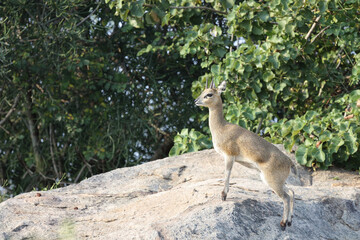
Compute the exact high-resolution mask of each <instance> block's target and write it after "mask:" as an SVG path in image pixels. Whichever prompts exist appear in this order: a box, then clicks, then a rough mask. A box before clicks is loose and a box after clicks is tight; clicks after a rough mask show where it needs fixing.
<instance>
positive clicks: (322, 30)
mask: <svg viewBox="0 0 360 240" xmlns="http://www.w3.org/2000/svg"><path fill="white" fill-rule="evenodd" d="M329 27H330V26H327V27H324V28H323V29H321V31H320V32H319V33H318V34H316V36H315V37H314V39H312V40H311V42H310V43H313V42H314V41H315V40H316V38H317V37H318V36H320V35H321V34H322V33H323V32H324V31H325V30H326V29H328V28H329Z"/></svg>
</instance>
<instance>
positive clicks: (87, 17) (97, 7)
mask: <svg viewBox="0 0 360 240" xmlns="http://www.w3.org/2000/svg"><path fill="white" fill-rule="evenodd" d="M101 2H102V1H99V4H98V5H97V6H96V8H95V10H94V11H92V12H91V13H90V14H89V15H87V16H86V17H85V18H84V19H83V20H81V21H80V22H79V23H78V24H76V26H77V27H78V26H80V25H81V24H83V23H84V22H85V21H86V20H87V19H89V17H91V15H93V14H94V13H95V12H96V11H97V10H98V9H99V7H100V4H101Z"/></svg>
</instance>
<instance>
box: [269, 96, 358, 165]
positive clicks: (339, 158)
mask: <svg viewBox="0 0 360 240" xmlns="http://www.w3.org/2000/svg"><path fill="white" fill-rule="evenodd" d="M359 99H360V90H355V91H352V92H351V93H350V94H345V95H344V96H342V97H340V98H338V99H336V100H335V101H334V103H333V106H334V105H336V104H339V105H340V106H342V109H346V108H347V109H348V111H347V116H349V117H344V111H339V110H338V109H337V108H329V109H325V110H321V111H319V112H315V111H312V110H310V111H308V112H306V114H304V115H303V116H301V117H296V118H294V119H292V120H284V121H279V122H278V123H273V124H271V125H270V126H269V127H267V128H266V129H265V133H268V134H269V135H270V137H268V140H271V141H275V142H278V143H279V142H281V143H285V147H286V148H287V150H288V151H291V149H292V147H293V146H294V145H296V146H298V149H297V150H296V154H295V156H296V160H297V161H298V162H299V163H300V164H302V165H306V166H308V167H314V168H319V167H321V168H327V167H329V166H332V165H339V166H342V167H346V168H349V169H358V167H359V164H360V163H359V153H358V148H359V138H360V135H359V133H360V126H359V124H358V122H359V113H360V109H359V108H358V107H357V106H356V102H357V100H359Z"/></svg>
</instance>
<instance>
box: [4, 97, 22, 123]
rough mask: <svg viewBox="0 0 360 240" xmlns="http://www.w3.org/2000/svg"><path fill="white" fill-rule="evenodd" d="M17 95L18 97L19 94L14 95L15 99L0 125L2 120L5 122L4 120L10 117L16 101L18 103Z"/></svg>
mask: <svg viewBox="0 0 360 240" xmlns="http://www.w3.org/2000/svg"><path fill="white" fill-rule="evenodd" d="M19 97H20V96H19V94H18V95H16V97H15V101H14V103H13V105H12V106H11V108H10V110H9V111H8V113H7V114H6V115H5V117H4V119H2V120H1V121H0V126H1V125H3V124H4V122H6V120H7V119H8V118H9V117H10V115H11V114H12V113H13V112H14V111H15V108H16V105H17V103H18V101H19Z"/></svg>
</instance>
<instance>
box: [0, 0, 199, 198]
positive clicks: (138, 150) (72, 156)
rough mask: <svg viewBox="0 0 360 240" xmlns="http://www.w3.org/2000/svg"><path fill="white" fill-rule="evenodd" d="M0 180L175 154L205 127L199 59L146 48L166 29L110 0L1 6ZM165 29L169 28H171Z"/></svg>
mask: <svg viewBox="0 0 360 240" xmlns="http://www.w3.org/2000/svg"><path fill="white" fill-rule="evenodd" d="M0 22H1V24H0V32H1V33H0V81H1V84H0V186H2V185H4V183H7V184H6V185H7V188H8V189H9V190H12V192H13V193H19V192H22V191H29V190H32V189H33V188H34V187H38V188H44V187H46V186H51V185H52V184H54V183H56V185H58V184H59V180H60V179H62V182H61V185H63V184H68V183H73V182H78V181H80V180H81V179H83V178H86V177H90V176H92V175H93V174H97V173H101V172H105V171H109V170H111V169H114V168H117V167H124V166H131V165H135V164H138V163H141V162H144V161H148V160H151V159H157V158H161V157H165V156H167V154H168V151H169V149H170V148H171V147H172V144H173V141H172V139H173V137H174V135H175V134H176V131H177V129H181V128H184V127H186V126H195V125H194V124H195V123H196V122H197V121H195V119H196V116H194V117H193V118H191V116H192V115H193V114H194V111H193V110H194V108H195V107H194V106H193V104H192V100H191V91H190V89H191V83H192V80H193V79H198V77H199V76H200V75H202V74H203V73H204V71H202V70H199V69H198V68H197V67H196V65H194V64H193V61H192V58H191V57H183V58H180V56H179V55H172V54H158V53H153V52H148V53H143V54H141V55H139V54H138V53H139V51H140V50H141V49H143V48H146V47H147V46H148V45H149V44H148V43H152V42H154V41H159V32H158V31H154V28H153V27H149V28H141V29H140V28H134V27H132V26H131V25H129V24H127V23H125V22H124V21H123V20H122V19H119V18H118V17H115V9H112V10H111V9H110V8H109V6H108V5H107V4H105V2H103V1H83V0H50V1H49V0H46V1H39V0H33V1H22V0H5V1H1V3H0ZM164 33H165V32H164Z"/></svg>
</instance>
